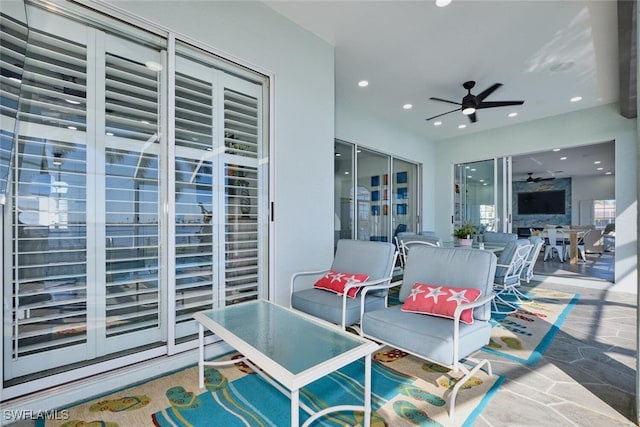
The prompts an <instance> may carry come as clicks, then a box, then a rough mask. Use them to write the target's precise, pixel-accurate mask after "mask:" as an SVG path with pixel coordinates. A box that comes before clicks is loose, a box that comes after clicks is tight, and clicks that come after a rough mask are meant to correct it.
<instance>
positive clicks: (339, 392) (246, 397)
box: [152, 360, 503, 427]
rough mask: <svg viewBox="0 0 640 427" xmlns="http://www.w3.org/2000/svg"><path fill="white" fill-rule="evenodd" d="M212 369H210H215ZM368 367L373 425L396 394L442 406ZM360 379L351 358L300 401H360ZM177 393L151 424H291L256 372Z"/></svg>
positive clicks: (417, 416)
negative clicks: (208, 387) (197, 390)
mask: <svg viewBox="0 0 640 427" xmlns="http://www.w3.org/2000/svg"><path fill="white" fill-rule="evenodd" d="M210 369H212V368H210ZM212 370H214V371H215V369H212ZM371 371H372V372H371V377H372V396H371V402H372V408H373V413H372V420H371V425H372V426H383V425H385V424H384V420H383V419H382V418H381V417H380V416H379V415H378V414H377V413H376V411H377V410H378V409H379V408H380V407H382V406H383V405H384V404H385V403H386V402H388V401H389V400H391V399H393V398H394V397H396V396H398V395H406V396H411V397H412V398H414V399H418V400H425V401H428V402H429V403H431V404H433V405H434V406H444V404H445V402H444V400H442V399H441V398H440V397H439V396H436V395H432V394H431V393H427V392H425V391H424V390H421V389H419V388H417V387H415V386H413V383H414V382H415V378H414V377H412V376H409V375H406V374H403V373H400V372H397V371H395V370H393V369H390V368H388V367H386V366H384V365H382V364H381V363H378V362H376V361H373V362H372V366H371ZM363 378H364V360H359V361H356V362H353V363H351V364H349V365H347V366H345V367H343V368H341V369H339V370H338V371H336V372H333V373H331V374H329V375H328V376H326V377H324V378H322V379H320V380H317V381H315V382H313V383H311V384H309V385H308V386H307V387H305V388H303V389H302V390H300V401H301V402H303V403H305V404H306V405H308V406H309V407H310V408H312V409H313V410H316V411H319V410H322V409H324V408H326V407H329V406H333V405H338V404H340V405H362V399H363V397H362V396H363V389H364V385H363V384H364V381H363ZM502 382H503V378H502V377H499V378H498V380H497V381H496V382H495V383H494V384H493V386H492V387H491V389H490V391H489V392H488V393H486V394H485V395H484V396H483V398H482V399H481V400H480V402H479V404H478V405H477V406H476V408H475V409H474V410H473V411H472V413H471V415H470V416H469V417H468V418H467V419H466V420H465V421H464V424H463V425H464V426H471V425H473V422H474V420H475V419H476V417H477V416H478V415H479V414H480V412H481V411H482V409H483V408H484V406H485V405H486V404H487V403H488V401H489V400H490V398H491V397H492V396H493V394H494V393H495V391H496V390H497V389H498V387H499V386H500V384H501V383H502ZM173 397H175V396H173ZM180 397H182V398H183V399H180V400H179V401H174V400H172V402H174V403H173V405H172V406H171V407H169V408H166V409H165V410H163V411H159V412H156V413H155V414H153V416H152V418H153V422H154V424H155V425H156V426H159V427H175V426H211V425H216V426H225V427H232V426H274V427H279V426H283V425H290V424H291V423H290V419H291V418H290V410H291V409H290V408H291V403H290V400H289V398H288V397H287V396H285V395H284V394H282V393H281V392H279V391H278V390H276V389H275V388H274V387H273V386H271V385H270V384H268V383H267V382H266V381H264V380H263V379H262V378H261V377H260V376H258V375H255V374H249V375H246V376H244V377H242V378H239V379H237V380H235V381H230V382H229V383H228V386H226V387H221V388H217V389H215V390H212V391H211V390H208V391H206V392H204V393H201V394H198V395H197V396H196V395H189V394H188V393H186V392H185V395H184V396H180ZM402 402H403V401H398V402H394V408H395V406H396V404H402ZM406 403H407V404H409V403H410V402H408V401H407V402H406ZM397 412H399V413H403V414H405V415H406V417H407V421H410V420H411V419H413V421H420V422H419V423H418V425H423V426H440V425H441V424H440V423H438V422H436V421H435V420H432V419H430V418H429V417H428V415H427V414H426V413H424V412H423V411H417V412H411V408H410V407H408V406H405V407H404V408H397ZM306 419H308V415H307V413H306V412H305V411H303V410H300V422H301V423H302V422H304V421H305V420H306ZM361 423H362V413H360V412H336V413H332V414H329V415H327V416H325V417H323V418H321V419H320V420H317V421H316V422H315V423H314V424H313V425H314V426H317V425H322V426H344V425H358V424H361ZM411 424H414V423H411Z"/></svg>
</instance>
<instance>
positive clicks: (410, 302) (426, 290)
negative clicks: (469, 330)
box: [401, 283, 480, 325]
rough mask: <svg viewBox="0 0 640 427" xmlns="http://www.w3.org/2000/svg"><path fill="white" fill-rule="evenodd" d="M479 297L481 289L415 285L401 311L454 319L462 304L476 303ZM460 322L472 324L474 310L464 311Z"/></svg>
mask: <svg viewBox="0 0 640 427" xmlns="http://www.w3.org/2000/svg"><path fill="white" fill-rule="evenodd" d="M479 297H480V289H474V288H453V287H449V286H438V285H425V284H423V283H415V284H414V285H413V288H412V289H411V294H410V295H409V296H408V297H407V299H406V300H405V302H404V304H402V308H401V309H402V311H407V312H410V313H421V314H430V315H432V316H439V317H447V318H449V319H453V312H454V311H455V309H456V308H457V307H458V306H459V305H460V304H462V303H470V302H474V301H476V300H477V299H478V298H479ZM460 321H461V322H463V323H467V324H469V325H470V324H472V323H473V308H468V309H466V310H464V311H463V312H462V313H461V315H460Z"/></svg>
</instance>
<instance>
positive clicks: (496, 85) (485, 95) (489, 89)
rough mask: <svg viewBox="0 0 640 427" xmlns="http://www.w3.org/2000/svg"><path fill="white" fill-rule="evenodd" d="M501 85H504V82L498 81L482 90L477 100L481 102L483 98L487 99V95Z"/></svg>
mask: <svg viewBox="0 0 640 427" xmlns="http://www.w3.org/2000/svg"><path fill="white" fill-rule="evenodd" d="M500 86H502V83H496V84H494V85H493V86H490V87H488V88H487V89H485V90H483V91H482V92H480V93H479V94H477V95H476V100H477V101H478V102H481V101H482V100H483V99H485V98H486V97H487V96H489V95H491V94H492V93H493V92H495V91H496V89H498V88H499V87H500Z"/></svg>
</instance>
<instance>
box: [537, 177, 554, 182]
mask: <svg viewBox="0 0 640 427" xmlns="http://www.w3.org/2000/svg"><path fill="white" fill-rule="evenodd" d="M554 179H556V177H555V176H554V177H551V178H540V177H538V178H536V179H534V181H535V182H540V181H553V180H554Z"/></svg>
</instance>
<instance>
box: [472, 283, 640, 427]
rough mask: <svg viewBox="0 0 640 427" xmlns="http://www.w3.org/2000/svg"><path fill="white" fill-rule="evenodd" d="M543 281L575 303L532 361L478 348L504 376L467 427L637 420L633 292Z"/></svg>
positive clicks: (617, 423) (616, 423) (622, 423)
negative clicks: (532, 363) (572, 294)
mask: <svg viewBox="0 0 640 427" xmlns="http://www.w3.org/2000/svg"><path fill="white" fill-rule="evenodd" d="M550 280H551V279H550ZM550 280H547V281H545V282H542V283H541V282H533V281H532V282H531V285H532V286H540V287H542V288H545V289H555V290H561V291H565V292H576V293H579V294H580V299H579V301H578V303H577V304H576V306H575V307H574V308H573V310H572V311H571V312H570V314H569V316H567V319H566V320H565V322H564V324H563V325H562V327H561V329H560V331H559V333H558V334H557V335H556V337H555V339H554V340H553V342H552V344H551V345H550V347H549V348H548V349H547V351H546V352H545V353H544V355H543V357H542V358H541V360H540V361H539V362H538V363H537V364H536V365H535V366H526V365H523V364H521V363H518V362H514V361H510V360H508V359H504V358H501V357H499V356H494V355H491V354H489V353H483V354H487V355H488V356H489V357H488V358H489V359H490V360H491V361H492V362H491V363H492V366H493V369H494V371H495V372H497V373H499V374H501V375H503V376H505V377H506V380H505V382H504V383H503V384H502V386H501V387H500V389H499V390H498V392H497V393H496V394H495V395H494V397H493V398H492V399H491V401H490V402H489V404H488V405H487V407H486V408H485V410H484V411H483V412H482V413H481V414H480V416H479V418H478V420H477V421H476V423H475V424H474V427H475V426H478V427H485V426H486V427H499V426H509V427H513V426H518V427H525V426H536V427H540V426H626V425H628V426H631V425H637V422H634V421H633V420H637V415H636V410H635V389H636V370H635V363H636V362H635V360H636V355H637V351H636V348H637V347H636V324H637V322H636V306H637V302H636V297H637V296H636V295H635V294H627V293H620V292H607V291H603V290H598V289H592V288H583V287H580V286H573V285H558V284H554V283H552V282H551V281H550Z"/></svg>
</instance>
